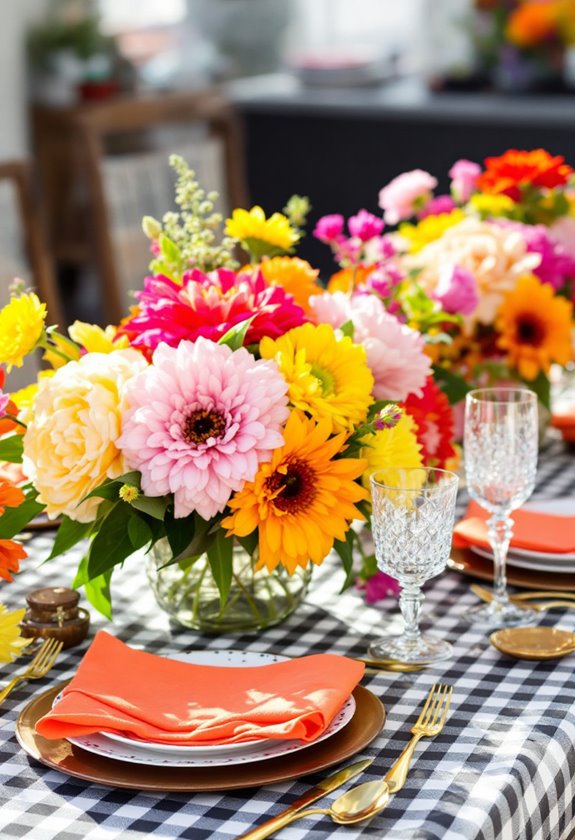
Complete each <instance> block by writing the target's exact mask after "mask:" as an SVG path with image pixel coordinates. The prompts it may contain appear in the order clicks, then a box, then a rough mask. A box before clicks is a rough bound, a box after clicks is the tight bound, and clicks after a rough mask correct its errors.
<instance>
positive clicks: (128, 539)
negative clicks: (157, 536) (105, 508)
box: [88, 502, 151, 580]
mask: <svg viewBox="0 0 575 840" xmlns="http://www.w3.org/2000/svg"><path fill="white" fill-rule="evenodd" d="M137 518H138V517H137V514H134V513H133V512H132V511H131V509H130V506H129V505H128V504H126V503H125V502H117V503H116V504H115V505H114V506H113V507H112V508H111V509H110V511H109V512H108V513H107V514H106V516H105V517H104V518H103V519H102V520H101V521H100V522H99V524H98V525H97V526H96V527H97V529H98V530H97V531H96V533H95V535H94V539H93V540H92V543H91V545H90V549H89V551H88V578H89V579H90V580H93V579H94V578H96V577H98V576H99V575H101V574H105V573H106V572H107V571H109V570H110V569H113V568H114V566H118V565H120V564H121V563H123V562H124V560H125V559H126V558H127V557H129V556H130V555H131V554H133V553H134V551H137V550H138V549H139V548H142V547H143V546H144V545H145V544H146V541H147V540H145V539H144V537H145V535H144V532H143V530H140V529H139V528H138V527H137V526H131V525H130V522H131V520H132V519H137ZM147 534H148V540H149V539H150V537H151V533H150V530H149V529H147ZM132 537H134V541H133V540H132Z"/></svg>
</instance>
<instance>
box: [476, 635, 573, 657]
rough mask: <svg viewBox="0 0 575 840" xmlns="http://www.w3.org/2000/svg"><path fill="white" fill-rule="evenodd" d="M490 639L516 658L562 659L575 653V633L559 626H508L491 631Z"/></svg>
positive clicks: (503, 651) (497, 646)
mask: <svg viewBox="0 0 575 840" xmlns="http://www.w3.org/2000/svg"><path fill="white" fill-rule="evenodd" d="M489 641H490V642H491V644H492V645H493V647H495V648H497V650H498V651H500V652H501V653H505V654H507V656H514V657H515V658H516V659H538V660H541V659H561V657H563V656H568V655H569V654H570V653H575V633H572V632H571V631H570V630H560V629H559V628H558V627H507V628H505V629H504V630H497V631H496V632H495V633H491V635H490V636H489Z"/></svg>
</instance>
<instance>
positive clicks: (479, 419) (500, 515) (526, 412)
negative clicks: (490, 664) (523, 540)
mask: <svg viewBox="0 0 575 840" xmlns="http://www.w3.org/2000/svg"><path fill="white" fill-rule="evenodd" d="M538 432H539V430H538V421H537V396H536V395H535V394H534V393H533V392H532V391H529V390H527V389H526V388H481V389H479V390H476V391H470V393H468V394H467V397H466V403H465V427H464V458H465V473H466V479H467V489H468V492H469V495H470V496H471V498H472V499H475V501H476V502H478V503H479V504H480V505H481V507H483V508H485V509H486V510H487V511H489V513H490V514H491V516H490V518H489V519H488V520H487V529H488V531H487V533H488V539H489V544H490V546H491V550H492V551H493V562H494V577H493V581H494V586H493V599H492V601H490V602H489V603H488V604H484V605H480V606H478V607H473V608H472V609H471V610H468V611H467V613H466V614H465V618H467V620H468V621H472V622H476V621H480V622H483V623H485V624H486V625H487V626H489V627H507V626H513V625H515V624H529V623H530V622H531V621H533V617H534V613H533V610H530V609H529V608H527V607H520V606H515V605H514V604H511V603H510V601H509V597H508V594H507V581H506V577H505V563H506V560H507V551H508V549H509V542H510V540H511V536H512V533H513V532H512V526H513V520H512V519H511V516H510V514H511V511H512V510H516V509H517V508H518V507H521V505H522V504H523V503H524V502H525V501H526V500H527V499H528V498H529V496H530V495H531V493H532V492H533V488H534V487H535V474H536V472H537V450H538Z"/></svg>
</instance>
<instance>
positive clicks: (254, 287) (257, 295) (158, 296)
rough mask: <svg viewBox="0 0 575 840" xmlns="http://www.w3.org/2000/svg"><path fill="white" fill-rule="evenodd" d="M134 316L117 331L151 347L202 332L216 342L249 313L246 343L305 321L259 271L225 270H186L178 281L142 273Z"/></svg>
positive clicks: (291, 301) (140, 345) (276, 334)
mask: <svg viewBox="0 0 575 840" xmlns="http://www.w3.org/2000/svg"><path fill="white" fill-rule="evenodd" d="M136 297H137V298H138V301H139V304H138V309H137V312H136V314H135V315H134V316H133V317H132V318H130V319H129V320H128V321H127V322H126V323H125V324H124V325H123V327H122V328H121V330H120V333H119V334H125V335H128V336H129V337H130V341H131V343H132V345H133V346H134V347H138V348H141V349H144V350H146V349H147V350H148V351H152V350H155V348H156V347H157V346H158V344H159V343H160V342H161V341H163V342H165V343H166V344H169V345H170V346H172V347H177V345H178V344H179V343H180V341H182V340H183V339H188V340H189V341H194V340H195V339H196V338H199V337H200V336H203V337H204V338H209V339H211V340H212V341H218V340H219V339H220V338H221V337H222V336H223V335H225V333H226V332H227V331H228V330H229V329H230V328H231V327H233V326H235V325H236V324H239V323H241V322H242V321H245V320H246V319H247V318H251V317H253V321H252V322H251V324H250V327H249V329H248V331H247V334H246V337H245V342H244V343H245V344H252V343H256V342H258V341H259V340H260V339H261V338H263V336H270V338H278V337H279V336H281V335H283V334H284V333H285V332H287V331H288V330H290V329H292V327H298V326H300V324H303V323H304V321H305V320H306V317H305V313H304V311H303V309H302V308H301V307H300V306H298V305H297V304H296V303H295V302H294V299H293V297H292V296H291V295H289V294H287V293H286V292H285V291H284V290H283V289H282V288H281V287H279V286H268V285H267V283H266V282H265V280H264V278H263V277H262V276H261V274H260V273H259V272H254V273H241V274H238V275H236V274H235V273H234V272H233V271H230V270H229V269H223V268H222V269H219V270H218V271H213V272H212V273H211V274H203V273H202V272H201V271H199V270H198V269H194V270H193V271H189V272H187V273H186V274H184V277H183V280H182V283H181V284H179V283H175V282H174V281H173V280H169V279H168V278H167V277H163V276H161V275H160V276H158V277H146V280H145V281H144V290H143V291H142V292H138V293H137V294H136Z"/></svg>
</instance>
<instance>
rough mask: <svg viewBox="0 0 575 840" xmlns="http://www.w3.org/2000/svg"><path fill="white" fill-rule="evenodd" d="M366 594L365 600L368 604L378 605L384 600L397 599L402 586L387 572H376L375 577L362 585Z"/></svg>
mask: <svg viewBox="0 0 575 840" xmlns="http://www.w3.org/2000/svg"><path fill="white" fill-rule="evenodd" d="M362 589H363V590H364V592H365V600H366V602H367V603H368V604H376V603H377V602H378V601H383V599H384V598H396V597H397V596H398V595H399V593H400V591H401V586H400V585H399V583H398V581H397V580H395V578H392V577H391V576H390V575H388V574H386V573H385V572H376V573H375V574H374V575H373V577H370V578H368V579H367V580H366V581H365V583H364V584H363V585H362Z"/></svg>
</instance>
